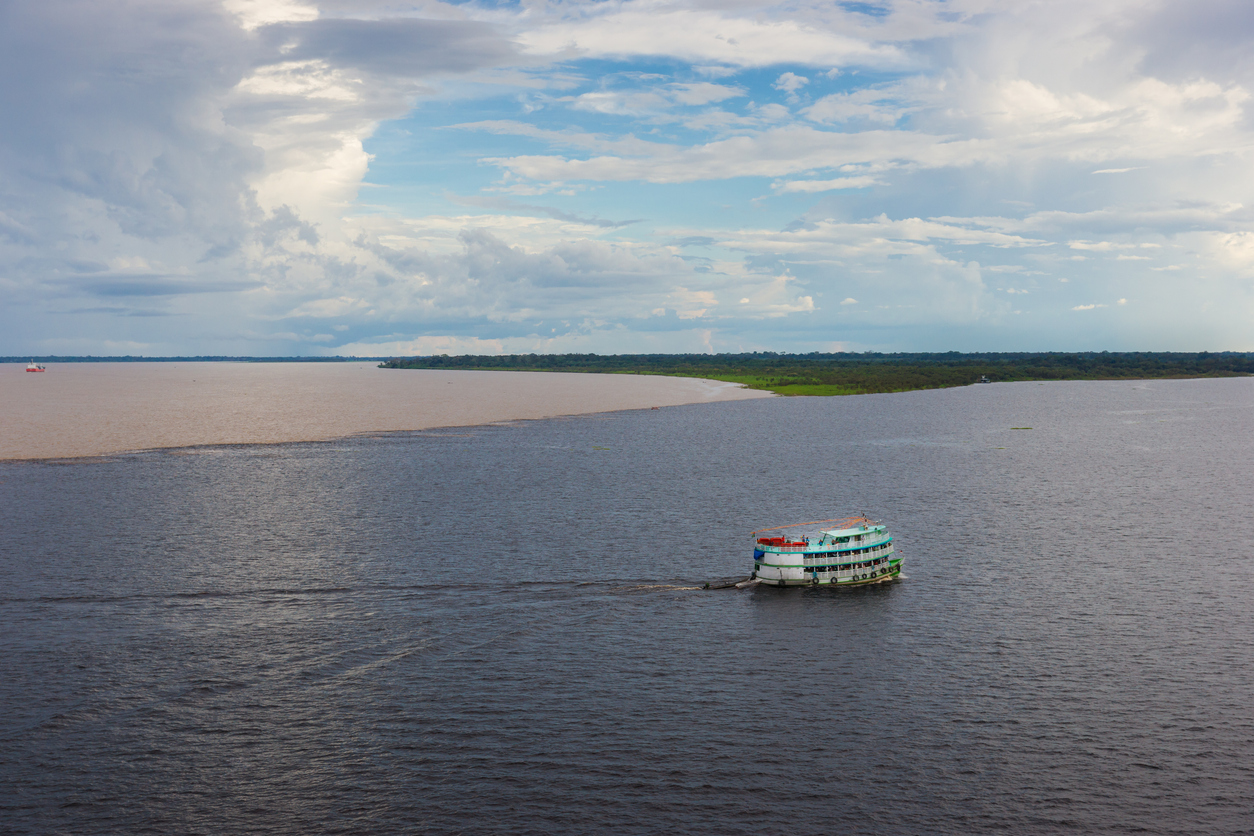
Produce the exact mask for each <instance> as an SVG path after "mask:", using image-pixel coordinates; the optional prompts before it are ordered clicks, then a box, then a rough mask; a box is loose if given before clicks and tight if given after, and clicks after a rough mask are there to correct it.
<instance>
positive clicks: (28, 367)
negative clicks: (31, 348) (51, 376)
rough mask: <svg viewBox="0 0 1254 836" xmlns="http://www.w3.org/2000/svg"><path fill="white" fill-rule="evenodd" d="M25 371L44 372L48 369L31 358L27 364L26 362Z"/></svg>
mask: <svg viewBox="0 0 1254 836" xmlns="http://www.w3.org/2000/svg"><path fill="white" fill-rule="evenodd" d="M26 371H28V372H46V371H48V370H47V369H45V368H44V367H43V366H41V365H39V364H38V363H36V362H35V361H34V360H31V361H30V362H29V363H27V364H26Z"/></svg>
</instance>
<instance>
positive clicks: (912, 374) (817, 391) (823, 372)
mask: <svg viewBox="0 0 1254 836" xmlns="http://www.w3.org/2000/svg"><path fill="white" fill-rule="evenodd" d="M384 365H385V366H386V367H388V368H394V369H501V370H505V369H509V370H514V371H550V372H585V373H586V372H596V373H610V374H636V375H678V376H681V377H701V378H708V379H711V380H722V381H726V382H730V383H739V384H741V385H742V386H746V387H748V388H750V389H761V390H763V391H767V392H774V393H775V394H778V395H870V394H880V393H893V392H910V391H914V390H919V389H948V388H952V387H955V386H967V385H970V384H972V383H976V382H982V383H1008V382H1015V381H1049V380H1154V379H1172V378H1176V379H1178V378H1198V377H1237V376H1247V375H1250V374H1254V353H1250V352H1239V351H1223V352H1207V351H1202V352H1196V353H1190V352H1161V351H1125V352H1109V351H1102V352H1095V351H1089V352H1073V353H1068V352H994V353H981V354H962V353H959V352H957V351H949V352H944V353H915V354H876V353H872V352H867V353H863V354H853V353H847V352H840V353H835V354H821V353H818V352H813V353H810V354H776V353H774V352H770V351H760V352H754V353H751V354H611V355H598V354H508V355H483V356H474V355H461V356H454V357H448V356H438V357H401V358H395V359H392V360H389V361H387V362H386V363H384Z"/></svg>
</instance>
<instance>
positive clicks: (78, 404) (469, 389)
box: [0, 362, 772, 459]
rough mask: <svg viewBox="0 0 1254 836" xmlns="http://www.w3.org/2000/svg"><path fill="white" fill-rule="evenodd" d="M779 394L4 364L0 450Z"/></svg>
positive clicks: (495, 377)
mask: <svg viewBox="0 0 1254 836" xmlns="http://www.w3.org/2000/svg"><path fill="white" fill-rule="evenodd" d="M762 397H772V395H771V394H770V393H769V392H761V391H756V390H752V389H745V388H742V387H740V386H739V385H737V384H734V383H724V382H721V381H715V380H701V379H697V378H683V377H659V376H654V375H623V374H571V373H561V372H496V371H482V372H480V371H443V370H438V371H437V370H415V369H380V368H378V367H377V365H376V364H375V363H373V362H346V363H235V362H204V363H196V362H153V363H145V362H129V363H107V362H105V363H65V364H49V366H48V370H47V371H46V372H43V373H36V374H32V373H28V372H26V371H25V367H24V366H22V365H12V364H2V365H0V459H63V458H78V457H84V456H104V455H110V454H116V453H123V452H131V451H138V450H152V449H160V448H175V447H195V446H202V445H216V444H276V443H283V442H294V441H327V440H331V439H335V438H343V437H346V436H351V435H360V434H365V433H380V432H403V431H414V430H425V429H433V428H437V427H466V426H476V425H480V424H492V423H499V422H503V421H517V420H533V419H542V418H555V417H558V416H564V415H586V414H591V413H597V412H613V411H618V410H625V409H648V408H650V407H655V406H656V407H667V406H679V405H682V404H694V403H710V402H714V401H728V400H743V399H746V398H762Z"/></svg>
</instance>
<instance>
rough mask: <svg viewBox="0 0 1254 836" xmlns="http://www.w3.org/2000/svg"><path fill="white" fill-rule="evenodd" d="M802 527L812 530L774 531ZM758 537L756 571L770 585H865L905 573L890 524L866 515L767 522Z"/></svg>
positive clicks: (758, 576) (754, 546)
mask: <svg viewBox="0 0 1254 836" xmlns="http://www.w3.org/2000/svg"><path fill="white" fill-rule="evenodd" d="M819 526H823V527H819ZM826 526H832V527H826ZM801 528H809V529H811V531H810V532H808V533H803V534H796V533H794V534H790V535H789V534H775V533H772V532H784V531H787V530H790V529H794V530H795V529H801ZM763 535H766V536H763ZM753 537H754V543H753V577H754V579H756V580H757V581H759V582H760V583H762V584H763V585H765V586H818V585H822V584H826V585H830V586H861V585H863V584H872V583H885V582H887V581H891V580H894V579H896V578H897V576H898V575H900V574H901V557H900V556H898V555H896V554H895V552H894V549H893V537H892V535H891V534H889V533H888V528H887V527H886V526H884V525H881V524H880V523H877V522H874V521H873V520H870V519H867V518H866V517H847V518H845V519H841V520H820V521H818V522H809V523H797V524H796V525H781V526H779V527H777V528H764V529H762V530H760V531H755V532H753Z"/></svg>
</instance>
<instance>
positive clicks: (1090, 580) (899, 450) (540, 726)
mask: <svg viewBox="0 0 1254 836" xmlns="http://www.w3.org/2000/svg"><path fill="white" fill-rule="evenodd" d="M1251 384H1252V381H1249V380H1220V381H1163V382H1155V383H1153V384H1150V385H1145V384H1141V383H1138V384H1136V385H1131V384H1125V383H1064V384H1052V385H1050V386H1037V385H995V386H980V387H969V388H966V389H961V390H950V391H942V392H918V393H909V394H904V395H889V396H872V397H861V398H839V399H769V400H759V401H746V402H740V403H724V404H712V405H704V406H692V407H681V408H677V409H673V410H659V411H642V412H629V413H621V414H617V415H613V416H609V417H608V418H603V417H595V418H593V417H584V418H572V419H563V420H554V421H544V422H534V423H525V424H520V425H517V426H508V427H501V426H495V427H477V428H473V429H469V430H465V431H460V432H457V433H449V434H446V433H412V434H407V433H402V434H397V435H392V436H385V437H374V438H357V439H349V440H344V441H340V442H336V443H335V444H292V445H277V446H272V447H221V448H214V449H212V450H211V451H209V450H206V451H198V452H203V453H205V454H203V455H201V454H198V455H172V454H167V453H144V454H136V455H130V456H122V457H117V458H114V459H110V460H83V461H82V462H81V463H77V464H61V463H40V464H34V463H18V462H9V463H0V620H2V622H3V623H4V625H5V631H4V634H3V639H2V640H0V641H2V642H3V644H0V648H2V649H3V650H2V652H3V656H2V657H0V658H2V660H3V664H4V669H3V673H4V675H3V676H0V739H3V741H4V745H3V746H0V821H3V822H4V823H5V828H6V829H7V830H6V832H14V833H44V832H60V833H84V834H86V833H99V832H127V833H131V832H144V831H152V832H171V831H174V832H241V831H247V830H259V831H266V832H275V833H292V834H296V833H310V832H344V833H378V832H424V833H437V834H442V833H449V834H452V833H465V832H476V833H480V832H485V833H502V834H504V833H510V834H512V833H530V832H537V833H538V832H544V833H571V834H576V833H590V832H602V831H622V832H629V833H657V832H663V831H677V832H685V833H708V834H761V833H798V834H829V833H867V834H872V833H873V834H885V833H891V834H916V833H952V834H968V833H985V832H988V833H994V832H1000V833H1004V832H1013V833H1029V834H1056V833H1061V832H1078V833H1090V832H1101V831H1129V830H1137V831H1140V832H1143V833H1150V834H1168V833H1181V832H1198V833H1208V834H1209V833H1238V832H1243V831H1244V830H1248V827H1249V818H1248V817H1249V810H1250V809H1251V808H1252V807H1254V780H1252V777H1254V776H1252V772H1251V767H1250V766H1249V764H1250V762H1251V756H1254V740H1252V737H1251V733H1250V730H1251V729H1252V728H1254V703H1251V701H1250V700H1249V694H1250V693H1251V692H1252V691H1254V681H1252V680H1254V674H1252V673H1251V671H1254V636H1252V634H1251V633H1250V631H1249V628H1248V625H1249V623H1250V621H1251V616H1254V603H1251V602H1254V594H1251V593H1254V562H1252V557H1251V555H1250V554H1249V553H1248V548H1247V547H1246V546H1245V545H1244V544H1247V543H1249V542H1251V541H1254V522H1252V521H1251V519H1250V516H1249V514H1248V513H1247V509H1246V507H1245V505H1246V502H1245V498H1246V497H1248V496H1250V495H1251V489H1252V488H1254V484H1251V483H1252V482H1254V468H1251V467H1249V461H1250V457H1251V455H1250V454H1251V446H1252V445H1254V433H1251V429H1252V428H1251V426H1250V424H1251V415H1252V414H1254V386H1252V385H1251ZM1133 410H1139V411H1140V413H1141V414H1144V415H1146V416H1156V415H1157V416H1172V417H1173V419H1175V420H1171V421H1158V420H1153V419H1152V418H1149V419H1147V420H1143V421H1141V422H1140V423H1136V424H1128V423H1126V420H1125V419H1126V418H1127V417H1128V415H1129V414H1131V411H1133ZM1027 426H1030V427H1033V429H1032V430H1031V431H1024V430H1019V431H1015V430H1011V429H1010V428H1011V427H1027ZM210 453H211V454H210ZM857 511H866V512H868V513H870V514H871V515H872V516H874V517H878V518H881V519H883V520H885V521H886V522H888V523H889V524H890V525H891V528H892V530H893V532H894V535H895V537H896V540H897V543H898V545H899V547H900V548H901V550H902V551H903V553H904V554H905V555H906V557H907V561H908V563H907V571H906V574H907V575H908V576H909V580H906V581H902V582H898V583H894V584H891V585H884V586H876V587H863V588H857V589H848V590H832V589H830V588H826V587H820V588H817V589H809V588H801V589H786V590H781V589H775V588H760V587H759V588H757V589H753V590H744V591H738V590H734V589H729V590H719V591H704V590H701V589H698V588H695V587H699V586H700V585H701V584H702V583H704V582H705V581H709V580H715V579H725V578H732V577H736V576H738V575H739V576H743V575H745V574H747V572H748V570H749V567H750V565H751V555H752V552H751V545H750V540H749V538H748V532H749V531H751V530H753V529H756V528H760V527H763V526H765V525H769V524H772V523H774V524H782V523H786V522H795V521H800V520H806V519H822V518H825V517H830V516H836V515H838V514H840V513H846V512H857Z"/></svg>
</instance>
